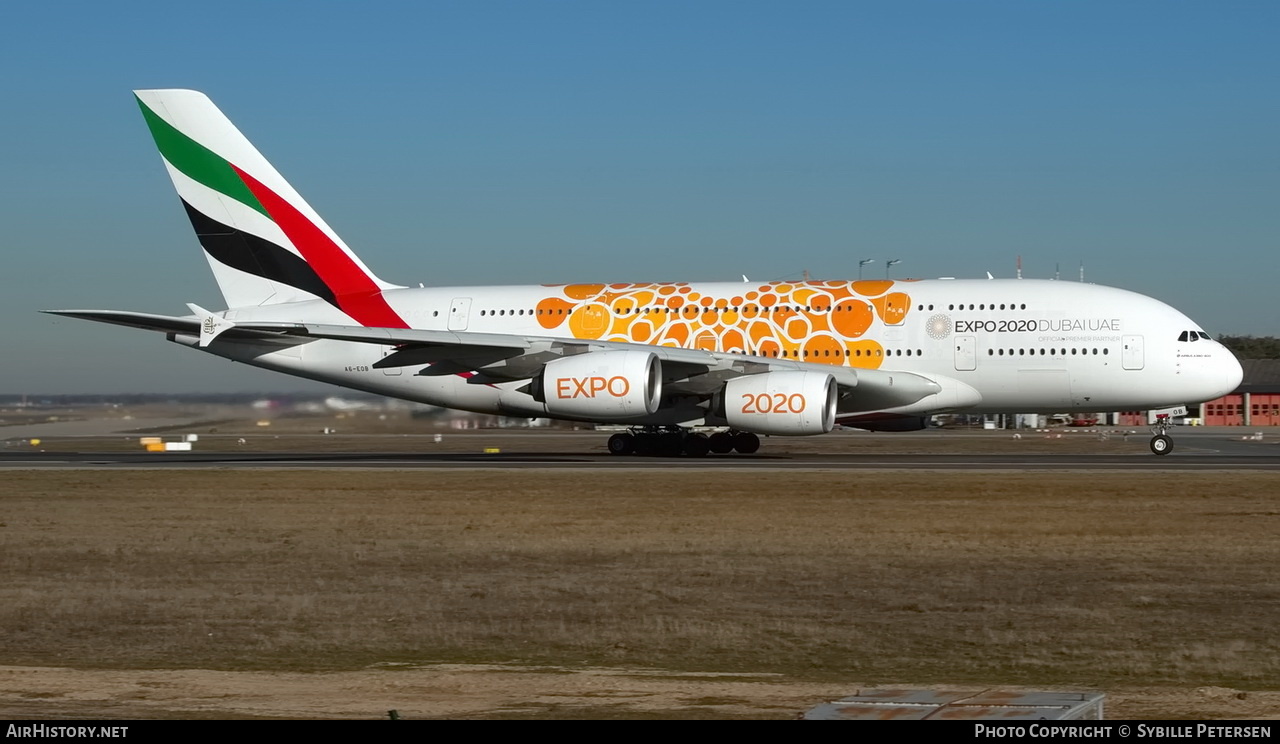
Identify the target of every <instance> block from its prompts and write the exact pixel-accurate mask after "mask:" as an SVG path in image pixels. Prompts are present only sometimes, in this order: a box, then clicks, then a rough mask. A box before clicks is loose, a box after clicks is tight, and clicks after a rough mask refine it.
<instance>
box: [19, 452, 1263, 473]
mask: <svg viewBox="0 0 1280 744" xmlns="http://www.w3.org/2000/svg"><path fill="white" fill-rule="evenodd" d="M228 468H230V469H239V470H246V469H255V468H258V469H261V468H302V469H347V470H349V469H392V470H431V469H441V468H496V469H519V468H550V469H579V470H581V469H641V470H653V469H659V470H671V469H711V470H753V469H754V470H1000V471H1025V470H1109V471H1114V470H1142V471H1175V472H1190V471H1203V470H1239V471H1276V470H1280V455H1275V454H1226V453H1211V454H1201V453H1177V452H1175V453H1173V454H1171V455H1168V456H1165V457H1157V456H1155V455H1136V454H1124V455H1116V454H942V453H938V454H886V453H850V454H831V453H823V454H783V455H767V454H760V455H750V456H744V455H723V456H710V457H703V458H696V459H693V458H681V457H675V458H664V457H634V456H631V457H617V456H612V455H597V454H583V453H569V452H561V453H557V452H501V453H494V454H479V453H466V452H448V453H430V454H424V453H420V452H399V453H394V452H393V453H333V452H323V453H322V452H314V453H237V452H232V453H218V452H178V453H174V452H169V453H147V452H123V453H103V452H48V453H37V452H4V453H0V469H168V470H181V469H228Z"/></svg>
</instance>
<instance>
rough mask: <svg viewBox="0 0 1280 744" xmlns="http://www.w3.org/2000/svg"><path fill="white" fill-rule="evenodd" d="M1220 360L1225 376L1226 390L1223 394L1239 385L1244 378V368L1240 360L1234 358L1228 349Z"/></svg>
mask: <svg viewBox="0 0 1280 744" xmlns="http://www.w3.org/2000/svg"><path fill="white" fill-rule="evenodd" d="M1222 362H1223V375H1224V377H1225V378H1226V381H1225V385H1226V392H1225V393H1223V395H1226V394H1228V393H1230V392H1231V391H1233V390H1235V389H1236V388H1238V387H1240V381H1241V380H1243V379H1244V368H1243V367H1241V366H1240V360H1239V359H1236V357H1235V355H1234V354H1232V353H1231V352H1229V351H1228V352H1226V357H1225V358H1224V359H1223V360H1222Z"/></svg>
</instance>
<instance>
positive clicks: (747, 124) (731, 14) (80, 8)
mask: <svg viewBox="0 0 1280 744" xmlns="http://www.w3.org/2000/svg"><path fill="white" fill-rule="evenodd" d="M1277 29H1280V4H1277V3H1272V2H1250V3H1241V2H1213V3H1208V2H1205V3H1191V2H1177V3H1173V2H1097V3H1093V2H1072V3H1051V2H1007V3H1003V2H980V1H975V2H832V3H825V2H776V3H763V2H761V3H754V2H671V3H667V2H542V3H539V2H509V3H504V2H486V3H474V2H447V3H442V2H412V3H377V2H367V3H335V2H312V3H305V4H304V3H241V2H218V3H205V4H183V3H172V2H166V3H128V2H123V3H97V2H94V3H87V2H86V3H64V2H44V3H39V4H25V5H14V6H13V7H8V8H6V18H5V27H4V29H3V30H0V64H3V69H4V70H5V71H6V72H5V75H4V76H3V77H0V92H3V99H2V100H3V101H4V106H5V112H4V116H3V117H0V162H2V163H3V164H4V167H3V170H0V178H3V184H4V191H3V196H4V198H3V199H0V220H2V221H3V224H4V226H5V230H4V232H3V238H0V240H2V241H3V244H2V245H3V249H2V250H0V256H2V257H3V258H2V260H3V263H2V264H0V269H2V270H0V317H3V319H4V322H3V324H0V348H3V349H4V350H5V352H4V353H3V355H0V393H21V392H29V393H74V392H137V391H161V392H186V391H191V392H200V391H242V390H243V391H253V390H263V391H288V390H295V389H304V388H307V387H308V384H307V383H302V382H300V381H297V380H294V379H292V378H288V377H283V376H279V375H275V374H273V373H269V372H265V371H260V370H253V369H247V368H244V367H242V366H240V365H233V364H231V363H230V362H226V361H223V360H219V359H216V358H212V357H208V356H206V355H202V354H197V353H193V352H190V351H187V350H184V349H181V348H179V347H176V346H174V345H171V344H167V343H165V342H164V341H163V339H162V337H160V336H159V335H158V334H147V333H145V332H141V331H132V332H131V331H129V330H127V329H118V328H113V327H108V326H99V325H97V324H90V323H86V322H82V321H72V320H60V319H53V318H49V317H46V316H40V315H37V314H35V311H36V310H37V309H42V308H59V307H88V308H109V309H130V310H140V311H146V312H159V313H170V314H181V313H183V312H185V307H184V305H183V303H185V302H196V303H197V304H200V305H204V306H206V307H215V306H216V307H221V304H220V302H221V298H220V296H219V294H218V292H217V288H216V286H215V285H214V284H213V281H212V278H211V276H210V275H209V272H208V270H207V266H206V264H205V260H204V258H203V256H202V255H201V252H200V249H199V247H198V244H197V243H196V241H195V238H194V236H193V235H192V234H191V232H190V229H189V226H188V225H187V223H186V218H185V216H184V215H183V214H182V212H181V209H180V207H179V204H178V201H177V198H176V197H175V196H174V194H173V192H172V189H171V188H170V185H169V182H168V179H167V177H166V175H165V173H164V171H163V168H162V166H161V164H160V160H159V156H158V155H157V154H156V152H155V150H154V147H153V146H152V143H151V140H150V137H149V135H148V134H147V131H146V127H145V126H144V124H143V122H142V119H141V117H140V115H139V114H138V111H137V108H136V105H135V103H134V101H133V98H132V96H131V95H130V93H129V91H130V90H131V89H133V88H145V87H189V88H197V89H200V90H203V91H205V92H206V93H208V94H209V95H210V96H211V97H212V98H213V100H214V101H215V102H216V103H218V104H219V106H220V107H221V108H222V109H223V110H224V111H225V112H227V114H228V115H229V116H230V117H231V118H232V119H233V120H234V121H235V122H236V123H237V124H238V125H239V126H240V128H241V129H242V130H243V131H244V132H245V133H246V134H247V135H248V136H249V137H250V139H252V140H253V141H254V142H255V144H257V145H258V147H259V148H260V149H261V150H262V151H263V153H264V154H266V156H267V157H268V158H270V159H271V160H272V162H273V163H274V164H275V165H276V166H277V168H278V169H279V170H280V171H281V172H282V173H284V174H285V176H286V177H287V178H289V180H290V181H291V182H292V183H293V185H294V186H295V187H296V188H297V189H298V190H299V191H300V192H301V193H302V194H303V195H304V196H305V197H306V198H307V200H308V201H309V202H310V203H311V204H312V206H314V207H315V208H316V209H317V211H319V212H320V213H321V214H322V215H324V217H325V219H326V220H327V221H328V222H329V224H330V225H331V226H333V228H334V229H335V230H336V231H337V232H338V233H339V234H341V235H342V236H343V238H344V239H345V240H346V242H347V243H348V244H350V245H351V246H352V247H353V248H354V249H355V250H356V251H357V252H358V253H359V254H360V255H361V257H362V258H363V259H364V261H365V262H366V263H367V264H368V265H369V266H370V267H372V268H373V269H374V270H375V271H376V272H377V273H378V274H379V275H381V276H382V277H384V278H386V279H388V280H390V281H395V282H400V283H406V284H408V283H416V282H424V283H427V284H428V285H431V284H439V285H450V284H464V285H465V284H503V283H542V282H567V281H591V280H603V281H648V280H658V281H661V280H733V279H736V278H737V277H739V276H740V275H741V274H747V275H748V276H750V277H751V278H752V279H776V278H794V277H798V276H799V275H800V273H801V271H803V270H806V269H807V270H808V271H809V272H810V273H811V274H812V275H813V276H815V277H818V278H851V277H856V276H857V270H858V261H859V259H863V258H876V259H878V260H879V261H884V260H886V259H890V258H897V259H901V261H902V263H901V264H900V265H899V266H897V267H895V273H894V275H895V276H900V277H906V276H912V277H923V278H927V277H935V276H958V277H981V276H985V272H987V271H990V272H992V273H993V274H995V275H996V276H1012V275H1013V272H1014V262H1015V260H1016V257H1017V256H1018V255H1021V256H1022V262H1023V270H1024V275H1025V276H1034V277H1050V276H1052V275H1053V273H1054V270H1055V266H1060V268H1061V272H1062V275H1063V277H1064V278H1070V279H1075V278H1076V277H1077V276H1078V273H1079V267H1080V264H1081V262H1083V264H1084V266H1085V273H1086V279H1087V280H1088V281H1093V282H1098V283H1101V284H1110V285H1115V286H1121V287H1126V288H1129V289H1134V290H1137V291H1140V292H1143V293H1146V294H1151V295H1153V296H1156V297H1159V298H1160V299H1163V300H1165V301H1167V302H1169V303H1171V304H1173V305H1175V306H1176V307H1178V308H1179V309H1181V310H1183V311H1184V312H1186V313H1187V314H1188V315H1190V316H1191V317H1192V318H1194V319H1196V320H1197V321H1198V322H1200V323H1201V324H1202V325H1203V327H1205V328H1206V329H1207V330H1208V331H1210V332H1211V333H1214V334H1219V333H1229V334H1255V335H1272V334H1275V335H1280V310H1277V301H1276V292H1275V287H1276V285H1277V283H1280V259H1278V258H1277V256H1280V252H1278V251H1277V248H1278V247H1280V208H1278V207H1280V144H1278V133H1280V44H1277V43H1276V41H1275V34H1276V31H1277ZM881 266H882V265H881ZM881 271H882V269H881ZM313 389H315V388H313Z"/></svg>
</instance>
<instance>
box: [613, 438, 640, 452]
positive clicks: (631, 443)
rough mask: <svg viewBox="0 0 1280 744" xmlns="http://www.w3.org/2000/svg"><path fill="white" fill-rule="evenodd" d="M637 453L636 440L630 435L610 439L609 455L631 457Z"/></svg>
mask: <svg viewBox="0 0 1280 744" xmlns="http://www.w3.org/2000/svg"><path fill="white" fill-rule="evenodd" d="M635 451H636V438H635V437H633V436H631V435H630V434H614V435H613V436H611V437H609V454H611V455H629V454H631V453H633V452H635Z"/></svg>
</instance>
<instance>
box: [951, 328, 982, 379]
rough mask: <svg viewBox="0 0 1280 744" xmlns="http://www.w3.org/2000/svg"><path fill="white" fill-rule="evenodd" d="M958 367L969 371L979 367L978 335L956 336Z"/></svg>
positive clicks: (963, 370)
mask: <svg viewBox="0 0 1280 744" xmlns="http://www.w3.org/2000/svg"><path fill="white" fill-rule="evenodd" d="M955 341H956V369H957V370H959V371H961V372H969V371H972V370H975V369H977V368H978V339H977V337H976V336H956V339H955Z"/></svg>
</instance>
